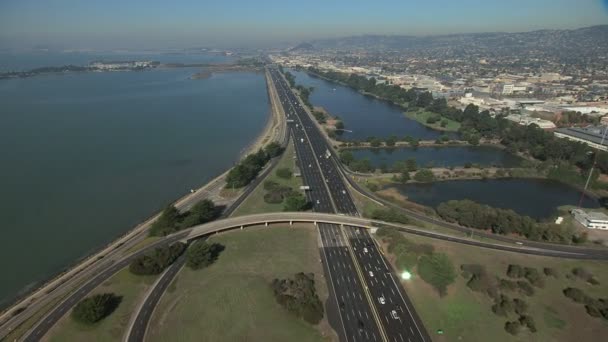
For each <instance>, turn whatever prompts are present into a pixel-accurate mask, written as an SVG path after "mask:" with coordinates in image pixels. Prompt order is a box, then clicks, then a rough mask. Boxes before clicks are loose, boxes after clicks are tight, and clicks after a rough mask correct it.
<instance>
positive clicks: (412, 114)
mask: <svg viewBox="0 0 608 342" xmlns="http://www.w3.org/2000/svg"><path fill="white" fill-rule="evenodd" d="M404 114H405V116H406V117H408V118H410V119H413V120H416V121H418V122H420V123H421V124H423V125H425V126H427V127H431V128H433V129H436V130H439V131H446V132H456V131H458V130H459V129H460V122H457V121H454V120H451V119H448V118H444V117H442V118H441V120H440V121H437V122H436V123H434V124H429V123H427V122H426V120H427V119H428V118H429V117H431V116H438V115H439V114H437V113H433V112H429V111H424V110H418V111H406V112H405V113H404ZM442 120H446V121H447V122H448V124H447V125H446V126H445V127H441V121H442Z"/></svg>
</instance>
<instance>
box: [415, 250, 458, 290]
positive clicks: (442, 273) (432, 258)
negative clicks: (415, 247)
mask: <svg viewBox="0 0 608 342" xmlns="http://www.w3.org/2000/svg"><path fill="white" fill-rule="evenodd" d="M418 273H419V274H420V278H422V280H424V281H426V282H427V283H429V284H431V285H432V286H433V287H435V289H437V291H438V292H439V294H440V295H441V296H444V295H445V294H446V293H447V287H448V285H450V284H451V283H453V282H454V280H455V279H456V271H455V270H454V265H453V264H452V261H450V259H449V257H448V256H447V255H445V254H443V253H434V254H432V255H423V256H422V257H421V258H420V261H419V262H418Z"/></svg>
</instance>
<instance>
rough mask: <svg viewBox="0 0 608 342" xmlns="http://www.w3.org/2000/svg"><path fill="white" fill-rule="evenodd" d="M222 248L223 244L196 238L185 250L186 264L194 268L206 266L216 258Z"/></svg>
mask: <svg viewBox="0 0 608 342" xmlns="http://www.w3.org/2000/svg"><path fill="white" fill-rule="evenodd" d="M223 250H224V246H223V245H221V244H219V243H211V244H210V243H208V242H207V241H205V240H196V241H195V242H194V243H193V244H192V246H190V248H188V251H187V252H186V265H187V266H188V267H190V268H191V269H194V270H197V269H200V268H204V267H207V266H209V265H211V264H212V263H213V262H215V260H217V257H218V256H219V254H220V253H221V252H222V251H223Z"/></svg>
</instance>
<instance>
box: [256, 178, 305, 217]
mask: <svg viewBox="0 0 608 342" xmlns="http://www.w3.org/2000/svg"><path fill="white" fill-rule="evenodd" d="M264 190H266V191H267V193H266V194H265V195H264V201H265V202H266V203H274V204H278V203H283V201H285V204H284V205H283V210H284V211H306V210H308V209H310V208H311V203H310V202H309V201H308V200H307V199H306V197H304V196H303V195H302V194H301V193H299V192H297V191H294V190H293V189H292V188H291V187H289V186H284V185H281V184H279V183H277V182H274V181H271V180H267V181H265V182H264Z"/></svg>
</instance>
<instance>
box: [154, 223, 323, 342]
mask: <svg viewBox="0 0 608 342" xmlns="http://www.w3.org/2000/svg"><path fill="white" fill-rule="evenodd" d="M210 241H211V242H217V243H221V244H223V245H224V246H225V250H224V251H223V252H222V253H221V254H220V256H219V258H218V260H217V261H216V262H215V263H214V264H213V265H211V266H210V267H208V268H205V269H202V270H197V271H193V270H191V269H189V268H184V269H182V270H181V271H180V273H179V274H178V276H177V278H176V280H175V281H174V282H173V284H171V286H170V288H169V291H168V292H167V293H165V295H164V296H163V298H162V299H161V301H160V303H159V306H158V307H157V309H156V310H155V312H154V315H153V318H152V321H151V324H150V327H151V329H150V330H149V332H148V335H147V336H148V339H149V340H150V341H296V342H297V341H319V340H324V338H323V333H322V331H325V332H326V333H325V334H328V333H327V331H328V330H326V329H323V328H322V325H323V324H326V323H321V324H320V325H319V326H318V327H315V326H311V325H309V324H308V323H306V322H305V321H303V320H300V319H298V318H297V317H295V316H292V315H290V314H289V313H288V312H287V311H285V310H284V309H283V308H282V307H280V306H279V305H278V304H277V303H276V301H275V299H274V296H273V294H272V290H271V289H270V282H271V281H272V279H274V278H282V277H291V276H293V274H294V273H297V272H314V273H315V281H316V284H317V289H318V292H319V297H320V298H321V300H322V301H323V302H325V299H326V298H327V288H326V285H325V282H324V279H323V277H322V273H323V272H322V266H321V264H320V262H319V251H318V247H317V232H316V229H314V228H313V227H312V226H309V225H308V226H302V225H294V226H293V227H291V228H290V227H289V226H271V227H269V228H264V227H260V228H249V229H245V230H242V231H233V232H229V233H225V234H220V235H215V236H213V237H211V238H210Z"/></svg>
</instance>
